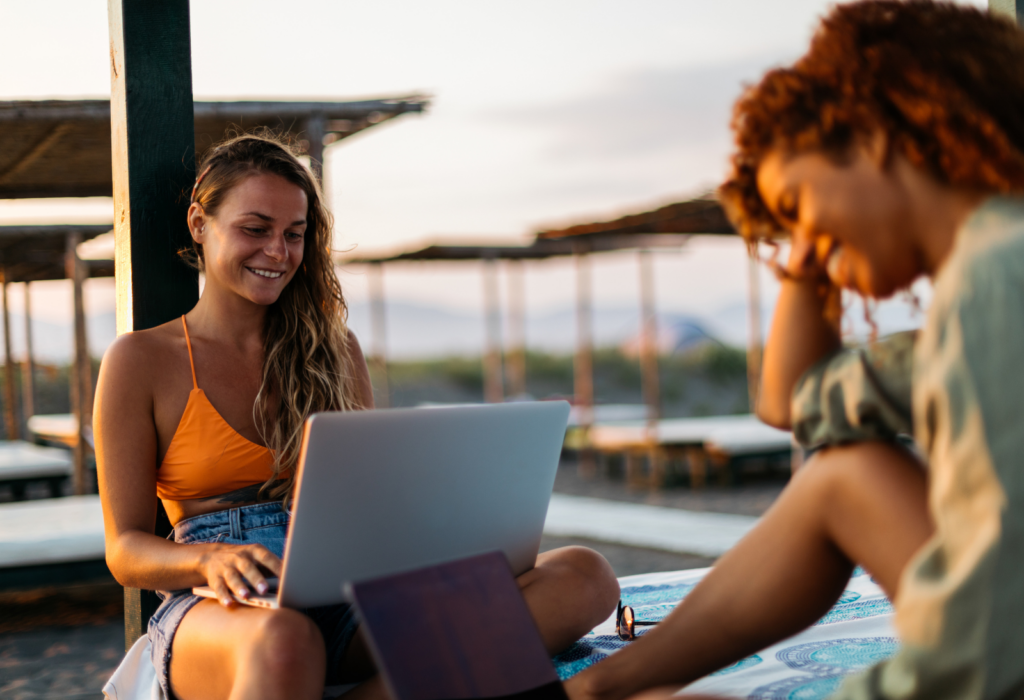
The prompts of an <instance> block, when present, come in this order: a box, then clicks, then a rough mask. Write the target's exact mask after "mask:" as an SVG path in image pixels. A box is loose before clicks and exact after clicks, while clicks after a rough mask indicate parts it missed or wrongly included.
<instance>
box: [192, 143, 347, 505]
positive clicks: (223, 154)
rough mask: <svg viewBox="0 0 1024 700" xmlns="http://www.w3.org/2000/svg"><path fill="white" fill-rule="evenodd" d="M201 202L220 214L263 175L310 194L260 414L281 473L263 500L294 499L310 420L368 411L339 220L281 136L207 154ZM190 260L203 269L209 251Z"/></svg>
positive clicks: (270, 343)
mask: <svg viewBox="0 0 1024 700" xmlns="http://www.w3.org/2000/svg"><path fill="white" fill-rule="evenodd" d="M199 172H200V173H203V174H202V175H201V176H200V181H199V183H198V185H197V187H196V190H195V194H194V197H193V201H195V202H196V203H198V204H199V205H200V206H201V207H202V208H203V211H204V212H205V213H206V214H207V215H208V216H214V215H215V214H216V213H217V209H218V208H219V207H220V205H221V203H222V202H223V201H224V197H225V196H226V195H227V193H228V192H229V191H230V190H231V188H233V187H235V186H236V185H238V184H239V183H241V182H242V181H243V180H245V179H246V178H248V177H251V176H253V175H256V174H260V173H271V174H274V175H278V176H280V177H282V178H284V179H285V180H287V181H288V182H290V183H292V184H294V185H296V186H298V187H299V188H301V189H302V191H303V192H305V193H306V199H307V201H308V202H309V209H308V210H307V212H306V235H305V238H304V251H303V257H302V265H301V266H300V267H299V269H298V270H297V271H296V273H295V276H294V277H293V278H292V280H291V282H289V283H288V286H286V287H285V288H284V291H283V292H281V296H280V297H278V299H277V301H275V302H274V303H273V304H271V305H270V307H269V308H268V309H267V315H266V319H265V321H264V327H263V370H262V379H261V383H260V390H259V393H258V394H257V396H256V403H255V405H254V406H253V415H254V417H255V422H256V426H257V429H258V430H259V432H260V436H261V437H262V438H263V440H264V441H265V442H266V444H267V447H269V448H270V449H271V450H273V451H274V475H273V477H271V479H270V480H269V481H267V483H266V484H264V485H263V488H262V489H261V491H260V496H261V497H262V498H268V499H274V500H276V499H282V498H283V499H286V500H287V499H288V498H289V497H290V495H291V490H292V486H293V484H294V475H295V466H296V462H297V461H298V456H299V454H298V453H299V446H300V443H301V441H302V430H303V425H304V423H305V421H306V418H308V417H309V416H310V414H312V413H316V412H319V411H345V410H354V409H360V408H365V407H364V406H362V405H360V404H359V402H358V399H357V397H356V396H355V394H354V392H353V389H352V386H353V378H354V371H353V367H352V354H351V352H350V349H349V342H350V339H349V331H348V326H347V323H346V321H347V317H348V306H347V304H346V303H345V297H344V295H343V294H342V292H341V285H340V283H339V282H338V277H337V275H336V274H335V272H334V265H333V263H332V261H331V247H332V246H331V244H332V238H333V229H334V219H333V217H332V216H331V213H330V212H329V211H328V210H327V208H326V207H325V206H324V199H323V192H322V191H321V189H320V185H319V183H318V182H317V180H316V178H315V177H314V176H313V174H312V173H311V172H310V171H309V169H307V168H306V167H305V166H304V165H303V164H302V162H301V161H299V159H298V158H297V157H296V155H295V153H293V152H292V150H291V148H290V147H289V146H288V145H287V144H286V143H285V142H284V141H283V140H282V139H281V138H279V137H277V136H275V135H272V134H244V135H241V136H236V137H233V138H229V139H227V140H225V141H223V142H221V143H219V144H216V145H214V146H212V147H211V148H210V149H208V150H207V151H206V153H205V154H204V156H203V159H202V162H201V163H200V165H199ZM182 255H183V256H184V257H185V258H187V259H188V260H190V261H191V262H192V264H194V265H195V266H197V267H198V268H199V269H200V270H203V268H204V259H203V249H202V246H201V245H199V244H197V243H193V248H192V249H191V250H188V249H186V250H185V251H182Z"/></svg>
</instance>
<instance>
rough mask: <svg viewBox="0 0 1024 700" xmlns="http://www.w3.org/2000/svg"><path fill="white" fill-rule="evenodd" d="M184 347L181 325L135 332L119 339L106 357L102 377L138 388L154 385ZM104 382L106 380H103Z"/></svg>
mask: <svg viewBox="0 0 1024 700" xmlns="http://www.w3.org/2000/svg"><path fill="white" fill-rule="evenodd" d="M182 344H184V333H183V331H182V330H181V323H180V322H175V321H170V322H168V323H164V324H162V325H160V326H156V327H154V328H148V329H146V330H142V331H133V332H131V333H125V334H124V335H121V336H119V337H118V338H117V339H116V340H115V341H114V342H113V343H112V344H111V345H110V347H109V348H108V349H107V351H106V353H104V355H103V362H102V365H101V367H100V373H101V377H105V378H106V379H108V380H109V379H111V378H112V377H111V375H115V376H116V377H118V378H120V379H122V380H126V381H130V382H133V383H134V384H135V385H136V386H146V385H149V384H151V380H152V379H153V378H154V377H156V376H160V375H161V374H163V373H164V371H163V370H165V369H166V368H167V367H168V364H167V362H168V360H169V359H170V358H171V357H173V356H174V354H175V353H176V351H177V350H178V345H182ZM100 381H101V382H102V381H103V378H101V380H100Z"/></svg>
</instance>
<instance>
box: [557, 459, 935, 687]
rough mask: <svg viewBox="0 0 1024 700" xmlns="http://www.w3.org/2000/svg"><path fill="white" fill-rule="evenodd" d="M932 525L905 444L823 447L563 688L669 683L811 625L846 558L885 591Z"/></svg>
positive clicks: (840, 581)
mask: <svg viewBox="0 0 1024 700" xmlns="http://www.w3.org/2000/svg"><path fill="white" fill-rule="evenodd" d="M931 533H932V524H931V520H930V518H929V515H928V509H927V484H926V479H925V472H924V470H923V468H922V466H921V464H920V463H919V462H918V461H917V460H916V459H915V458H914V457H913V456H912V455H911V454H910V453H909V452H907V451H905V450H903V449H900V448H897V447H893V446H890V445H887V444H883V443H861V444H856V445H851V446H847V447H838V448H832V449H829V450H826V451H823V452H821V453H819V454H818V455H816V456H815V457H814V458H813V459H812V460H810V461H809V462H808V464H807V465H806V466H805V467H804V468H803V469H802V470H801V471H800V472H799V473H798V474H797V475H796V476H795V477H794V479H793V481H792V482H791V483H790V485H789V486H788V487H787V488H786V489H785V491H783V493H782V495H781V496H780V497H779V499H778V501H777V502H776V503H775V504H774V505H773V506H772V508H771V509H770V510H769V511H768V512H767V513H766V514H765V516H764V517H763V518H762V520H761V522H760V523H759V524H758V526H757V527H756V528H755V529H754V530H753V531H751V532H750V534H749V535H747V536H746V537H745V538H744V539H743V540H742V541H741V542H740V543H739V544H737V545H736V547H734V548H733V549H732V550H731V551H729V552H728V553H727V554H726V555H725V556H723V557H722V559H721V560H719V562H718V563H717V565H716V566H715V567H714V568H713V569H712V570H711V572H710V573H709V574H708V575H707V577H705V579H704V580H703V581H702V582H701V584H700V585H699V586H697V588H695V589H694V590H693V591H692V592H691V593H690V595H688V596H687V597H686V598H685V599H684V600H683V602H682V603H681V604H680V605H679V606H678V607H677V608H676V610H675V611H673V613H672V614H671V615H669V616H668V617H667V618H666V619H665V620H664V621H663V622H662V623H661V624H660V625H658V626H657V627H654V628H652V629H651V631H650V632H648V633H646V634H645V635H644V636H643V637H641V638H639V639H638V640H637V641H635V642H633V643H632V644H630V645H629V646H628V647H627V648H626V649H623V650H622V651H620V652H618V653H617V654H614V655H612V656H611V657H609V658H608V659H606V660H605V661H603V662H601V663H600V664H597V665H595V666H593V667H591V668H590V669H587V670H586V671H584V672H583V673H581V674H579V675H578V676H576V677H575V678H573V679H571V680H570V681H569V682H568V683H567V684H566V689H567V690H568V691H569V695H570V697H571V698H573V700H583V699H587V700H591V699H593V700H596V699H597V698H601V699H604V698H616V699H617V698H626V697H629V696H631V695H633V694H635V693H637V692H639V691H641V690H643V689H646V688H653V687H659V686H670V685H671V686H673V688H674V689H676V690H677V689H678V688H679V687H680V686H682V685H685V684H687V683H690V682H692V681H695V680H697V679H698V678H701V677H702V676H705V675H707V674H708V673H711V672H712V671H715V670H717V669H719V668H722V667H724V666H727V665H728V664H730V663H733V662H735V661H738V660H739V659H741V658H743V657H745V656H748V655H750V654H752V653H754V652H756V651H758V650H760V649H763V648H764V647H766V646H769V645H771V644H773V643H775V642H777V641H779V640H781V639H784V638H786V637H788V636H791V635H793V634H795V633H797V632H799V631H800V630H802V629H804V628H806V627H807V626H809V625H811V624H813V623H814V622H815V621H817V620H818V619H819V618H820V617H821V616H822V615H823V614H824V613H825V612H827V611H828V609H829V608H830V607H831V606H832V605H833V604H834V603H835V601H836V600H837V599H838V597H839V595H840V594H841V593H842V591H843V588H844V586H845V585H846V582H847V581H848V580H849V577H850V574H851V572H852V570H853V567H854V564H855V563H859V564H861V565H862V566H864V568H865V569H867V570H868V571H869V572H870V573H871V574H872V576H874V578H875V579H876V580H877V581H878V582H879V584H880V585H881V587H882V588H883V589H884V590H885V592H886V594H887V595H888V596H889V597H890V599H894V598H895V596H896V594H897V592H898V588H899V579H900V574H901V572H902V571H903V569H904V567H905V566H906V564H907V561H908V560H909V559H910V557H911V556H912V555H913V554H914V552H915V551H917V549H918V548H920V546H921V545H922V544H924V542H925V541H926V540H927V539H928V537H929V536H930V535H931ZM668 694H669V691H668V690H667V689H666V690H665V691H664V692H663V693H661V694H659V693H657V692H655V693H645V694H644V696H643V697H644V699H645V700H648V699H649V698H655V697H667V695H668Z"/></svg>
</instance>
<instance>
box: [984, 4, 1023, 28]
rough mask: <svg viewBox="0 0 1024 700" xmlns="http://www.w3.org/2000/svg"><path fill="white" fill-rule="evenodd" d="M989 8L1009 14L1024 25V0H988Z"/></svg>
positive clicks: (995, 11)
mask: <svg viewBox="0 0 1024 700" xmlns="http://www.w3.org/2000/svg"><path fill="white" fill-rule="evenodd" d="M988 9H989V10H991V11H992V12H994V13H999V14H1003V15H1007V16H1008V17H1011V18H1013V19H1015V20H1016V21H1017V24H1020V25H1022V26H1024V0H988Z"/></svg>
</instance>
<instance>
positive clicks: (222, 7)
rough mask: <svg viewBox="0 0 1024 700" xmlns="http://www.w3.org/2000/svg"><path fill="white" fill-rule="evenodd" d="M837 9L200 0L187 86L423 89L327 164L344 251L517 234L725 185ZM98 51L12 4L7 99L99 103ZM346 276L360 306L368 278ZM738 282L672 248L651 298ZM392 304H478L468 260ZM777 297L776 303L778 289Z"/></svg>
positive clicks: (668, 3) (609, 265) (350, 92)
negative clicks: (732, 137) (765, 103)
mask: <svg viewBox="0 0 1024 700" xmlns="http://www.w3.org/2000/svg"><path fill="white" fill-rule="evenodd" d="M973 1H974V3H975V4H980V5H984V4H985V3H984V0H973ZM828 4H829V3H827V2H824V1H822V0H784V1H775V2H765V0H731V1H730V2H715V1H713V0H615V1H611V0H488V1H487V2H480V0H431V1H430V2H423V1H422V0H376V1H375V2H354V1H352V0H291V2H289V3H287V4H286V5H284V6H283V5H282V4H281V3H280V2H273V3H272V2H267V1H266V0H247V2H245V3H238V2H227V1H226V0H203V1H201V2H193V3H192V51H193V55H192V72H193V86H194V92H195V95H196V97H197V98H199V99H225V98H233V99H239V98H241V99H246V98H261V99H265V98H271V99H272V98H304V97H321V98H328V99H348V98H358V97H364V96H387V95H402V94H409V93H429V94H431V95H433V98H434V104H433V107H432V108H431V110H430V111H429V113H428V114H426V115H423V116H408V117H404V118H401V119H398V120H395V121H393V122H391V123H389V124H385V125H383V126H381V127H379V128H375V129H371V130H369V131H368V132H366V133H364V134H361V135H359V136H357V137H354V138H352V139H349V140H346V141H342V142H340V143H338V144H337V145H335V146H332V147H331V148H330V149H328V155H327V161H328V168H327V169H328V182H327V186H328V191H329V196H330V199H331V203H332V206H333V208H334V211H335V214H336V217H337V221H338V227H337V244H338V246H339V247H345V248H348V247H352V246H355V247H356V249H357V250H359V251H360V252H364V253H370V252H374V251H380V250H384V249H391V248H393V247H395V246H399V245H412V244H415V243H418V242H422V241H424V240H426V239H436V238H445V237H451V236H456V237H465V236H472V237H474V238H481V237H488V236H494V237H500V238H503V239H507V238H508V237H510V236H513V237H514V236H526V235H528V234H529V233H531V232H533V231H535V230H537V228H538V227H541V226H544V225H550V224H558V223H563V222H583V221H592V220H596V219H600V218H604V217H607V216H611V215H614V214H617V213H620V212H627V211H637V210H641V209H643V208H645V207H646V206H648V205H657V204H660V203H664V202H667V201H673V200H674V199H678V198H681V197H685V196H688V195H691V194H694V193H697V192H699V191H701V190H704V189H707V188H709V187H712V186H714V185H715V184H716V183H717V182H718V181H719V180H720V179H721V177H722V175H723V173H724V172H725V162H726V156H727V154H728V151H729V134H728V128H727V122H728V115H729V109H730V105H731V102H732V101H733V100H734V99H735V97H736V95H737V94H738V92H739V89H740V85H741V83H742V82H744V81H747V82H749V81H752V80H754V79H756V78H757V77H758V76H759V75H760V74H761V73H762V72H763V71H764V70H765V69H766V68H768V67H770V66H772V65H774V64H777V63H780V62H782V61H786V60H790V59H792V58H794V57H796V56H797V55H799V53H800V52H801V51H802V50H803V49H804V48H805V45H806V43H807V40H808V38H809V36H810V32H811V29H812V27H813V26H814V23H815V20H816V17H817V16H818V15H820V14H821V13H822V12H823V11H824V9H826V7H827V6H828ZM107 53H108V37H107V10H106V2H105V1H104V0H33V2H30V3H28V2H23V1H22V0H0V65H4V66H8V67H17V68H16V69H11V68H9V69H8V70H6V71H4V72H3V73H2V74H0V99H18V98H43V97H47V98H73V97H105V96H107V95H109V92H110V77H109V73H108V64H107ZM110 212H111V204H110V200H107V199H102V198H96V199H90V200H71V201H64V202H53V201H50V202H41V201H20V202H0V223H4V222H6V223H13V222H16V221H34V222H54V221H79V222H85V221H104V220H106V221H109V220H110V216H111V215H110ZM763 277H767V276H766V275H765V276H763ZM342 279H343V284H345V286H346V288H347V289H348V291H349V294H350V296H351V297H352V298H353V299H356V300H358V299H361V298H365V294H366V284H365V277H364V275H363V274H362V271H360V270H358V269H353V270H351V271H346V272H345V273H343V278H342ZM746 280H747V270H746V264H745V261H744V254H743V250H742V247H741V246H740V245H739V244H738V242H737V241H722V240H708V241H704V242H700V243H696V244H693V245H691V246H689V248H688V250H687V251H685V252H684V253H681V254H678V253H676V254H661V255H659V262H658V266H657V290H658V303H659V306H660V307H661V308H663V309H670V310H678V311H687V312H697V313H701V314H704V315H709V314H713V313H714V312H715V310H717V309H721V308H725V307H727V306H729V305H734V304H735V303H737V302H741V301H742V300H743V299H745V296H746V290H747V281H746ZM90 285H91V287H92V288H93V291H92V292H91V300H90V305H91V307H92V308H93V309H94V310H96V311H99V310H101V309H109V308H112V304H113V295H112V291H111V289H110V283H109V282H105V281H93V282H91V283H90ZM594 286H595V294H596V303H597V304H598V305H605V306H631V305H635V304H636V303H637V297H638V280H637V274H636V269H635V265H634V257H633V256H632V255H629V254H618V255H607V256H597V259H596V261H595V268H594ZM387 289H388V293H389V295H391V296H392V297H393V298H397V299H405V300H413V301H416V302H417V303H423V304H433V305H440V306H448V307H455V308H463V309H476V308H478V307H479V305H480V299H479V290H480V282H479V277H478V271H477V270H476V269H475V266H472V265H465V266H461V267H453V266H449V267H444V268H441V267H427V266H422V265H420V266H416V267H410V268H406V269H398V268H397V267H396V268H393V269H392V270H389V272H388V274H387ZM48 293H49V292H47V291H46V290H45V289H43V288H40V289H39V290H38V291H37V292H34V294H41V295H44V296H45V295H46V294H48ZM53 293H54V294H56V287H54V291H53ZM764 294H765V297H766V298H767V299H769V300H770V299H771V298H773V294H774V292H773V289H772V285H771V284H770V283H769V284H766V289H765V292H764ZM572 295H573V282H572V274H571V266H570V265H569V264H568V262H567V261H556V262H549V263H545V264H541V265H537V266H535V267H531V268H530V270H529V271H528V297H529V299H528V304H529V307H528V308H529V309H530V310H531V311H536V310H544V309H551V308H557V307H564V306H567V305H569V304H571V303H572V298H573V297H572ZM54 298H55V299H56V297H54ZM33 299H34V301H35V297H33ZM14 303H15V304H17V299H15V300H14ZM35 307H36V308H37V309H41V310H43V309H44V307H46V308H50V309H52V311H43V313H51V314H53V315H55V316H62V315H64V311H63V309H66V308H67V306H66V305H63V304H60V303H52V304H46V303H39V302H38V301H37V302H36V304H35ZM15 308H17V306H15Z"/></svg>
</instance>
